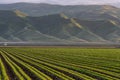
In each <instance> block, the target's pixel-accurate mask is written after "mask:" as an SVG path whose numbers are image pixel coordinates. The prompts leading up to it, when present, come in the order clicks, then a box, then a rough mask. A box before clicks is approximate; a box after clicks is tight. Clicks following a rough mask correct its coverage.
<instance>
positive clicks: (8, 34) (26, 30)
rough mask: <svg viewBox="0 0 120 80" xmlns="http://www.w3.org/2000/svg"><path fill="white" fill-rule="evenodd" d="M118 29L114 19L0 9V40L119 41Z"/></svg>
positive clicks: (119, 29)
mask: <svg viewBox="0 0 120 80" xmlns="http://www.w3.org/2000/svg"><path fill="white" fill-rule="evenodd" d="M115 21H116V22H115ZM119 31H120V27H119V25H118V23H117V20H116V19H110V20H80V19H79V18H71V17H69V16H67V15H66V14H63V13H61V14H53V15H47V16H40V17H33V16H29V15H28V14H25V13H23V12H21V11H19V10H15V11H9V10H1V11H0V41H1V42H4V41H11V42H12V41H15V42H21V41H26V42H36V41H37V42H110V41H113V42H119V38H120V33H119Z"/></svg>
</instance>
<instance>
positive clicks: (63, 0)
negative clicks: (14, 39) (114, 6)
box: [0, 0, 120, 5]
mask: <svg viewBox="0 0 120 80" xmlns="http://www.w3.org/2000/svg"><path fill="white" fill-rule="evenodd" d="M16 2H33V3H51V4H63V5H65V4H66V5H69V4H70V5H71V4H73V5H74V4H105V3H117V2H120V0H0V4H3V3H16Z"/></svg>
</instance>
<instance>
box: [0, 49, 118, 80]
mask: <svg viewBox="0 0 120 80" xmlns="http://www.w3.org/2000/svg"><path fill="white" fill-rule="evenodd" d="M0 64H1V65H0V70H1V71H0V80H120V49H100V48H99V49H95V48H94V49H93V48H78V47H1V48H0Z"/></svg>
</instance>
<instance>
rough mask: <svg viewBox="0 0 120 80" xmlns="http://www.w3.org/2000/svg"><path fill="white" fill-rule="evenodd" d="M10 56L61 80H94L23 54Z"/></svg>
mask: <svg viewBox="0 0 120 80" xmlns="http://www.w3.org/2000/svg"><path fill="white" fill-rule="evenodd" d="M12 55H14V56H15V57H17V58H21V60H24V61H25V62H28V63H29V64H33V65H34V66H38V67H40V68H41V67H42V69H44V70H47V71H50V72H51V73H52V74H54V75H56V76H58V77H60V78H61V79H63V80H73V79H76V78H78V79H89V80H95V79H94V78H92V77H89V76H87V75H84V74H81V73H79V72H76V71H73V70H69V69H67V68H63V67H60V66H56V65H52V64H50V63H45V62H42V61H39V60H37V59H33V58H31V57H27V56H25V55H23V54H22V55H20V54H18V55H17V54H15V52H14V54H12ZM33 62H34V63H33ZM58 73H59V74H58ZM67 73H68V74H67ZM72 77H73V78H72Z"/></svg>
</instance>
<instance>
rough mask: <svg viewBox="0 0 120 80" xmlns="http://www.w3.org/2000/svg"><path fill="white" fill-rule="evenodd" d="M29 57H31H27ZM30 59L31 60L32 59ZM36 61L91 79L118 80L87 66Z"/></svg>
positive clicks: (44, 60) (103, 71) (107, 73)
mask: <svg viewBox="0 0 120 80" xmlns="http://www.w3.org/2000/svg"><path fill="white" fill-rule="evenodd" d="M22 53H23V54H22V57H24V56H25V54H26V53H24V52H22ZM30 54H33V53H32V52H30ZM30 54H29V55H30ZM16 55H17V54H16ZM19 56H20V55H19ZM26 56H27V55H26ZM29 57H31V56H29ZM34 58H35V61H36V58H37V56H36V57H34ZM27 59H28V58H27ZM32 59H33V57H32ZM38 59H40V60H38V61H37V62H40V61H41V60H42V64H45V62H46V63H47V64H48V63H49V64H50V65H51V64H52V65H56V66H57V67H62V68H63V67H64V68H65V69H68V70H73V71H75V72H79V73H82V75H83V74H85V75H88V76H91V77H93V78H99V79H100V78H101V79H119V75H118V74H115V75H114V74H113V72H109V71H106V70H101V69H96V68H92V67H87V66H82V67H81V66H78V65H75V64H68V63H65V62H60V61H59V62H58V61H54V60H51V59H48V58H43V57H40V56H38ZM79 76H80V75H79ZM80 77H82V76H80ZM83 77H84V78H85V76H83Z"/></svg>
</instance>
